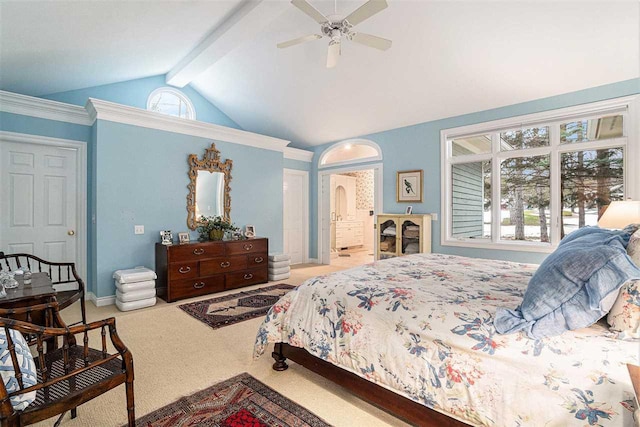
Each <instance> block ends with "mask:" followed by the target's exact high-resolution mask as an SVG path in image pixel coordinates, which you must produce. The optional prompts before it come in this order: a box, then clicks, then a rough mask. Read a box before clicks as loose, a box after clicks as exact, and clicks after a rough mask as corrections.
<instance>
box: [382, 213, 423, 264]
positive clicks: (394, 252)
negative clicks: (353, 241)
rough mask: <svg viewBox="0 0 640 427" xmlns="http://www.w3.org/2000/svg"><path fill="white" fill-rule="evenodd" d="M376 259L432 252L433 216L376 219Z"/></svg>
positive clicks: (384, 215) (387, 215) (386, 215)
mask: <svg viewBox="0 0 640 427" xmlns="http://www.w3.org/2000/svg"><path fill="white" fill-rule="evenodd" d="M376 231H377V239H378V245H377V250H376V259H385V258H391V257H396V256H404V255H411V254H417V253H428V252H431V215H426V214H425V215H401V214H381V215H378V216H377V217H376Z"/></svg>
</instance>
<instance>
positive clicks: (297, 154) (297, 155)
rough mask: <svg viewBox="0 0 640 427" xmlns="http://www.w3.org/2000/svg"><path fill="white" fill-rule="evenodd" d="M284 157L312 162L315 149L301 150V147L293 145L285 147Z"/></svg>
mask: <svg viewBox="0 0 640 427" xmlns="http://www.w3.org/2000/svg"><path fill="white" fill-rule="evenodd" d="M284 158H285V159H290V160H300V161H301V162H308V163H311V159H313V151H307V150H301V149H299V148H293V147H284Z"/></svg>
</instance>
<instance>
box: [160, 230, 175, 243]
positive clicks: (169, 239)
mask: <svg viewBox="0 0 640 427" xmlns="http://www.w3.org/2000/svg"><path fill="white" fill-rule="evenodd" d="M160 239H162V240H161V242H160V243H162V244H163V245H173V234H172V233H171V230H162V231H161V232H160Z"/></svg>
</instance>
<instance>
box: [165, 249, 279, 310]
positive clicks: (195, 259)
mask: <svg viewBox="0 0 640 427" xmlns="http://www.w3.org/2000/svg"><path fill="white" fill-rule="evenodd" d="M268 252H269V241H268V239H266V238H263V237H257V238H255V239H251V240H227V241H225V240H220V241H214V242H198V243H186V244H184V245H175V246H163V245H161V244H159V243H158V244H156V273H157V274H158V280H157V282H156V290H157V294H158V296H159V297H161V298H163V299H165V300H166V301H167V302H173V301H176V300H179V299H183V298H190V297H194V296H198V295H206V294H210V293H213V292H221V291H224V290H227V289H236V288H241V287H243V286H249V285H255V284H258V283H265V282H267V278H268V272H267V266H268V263H267V253H268Z"/></svg>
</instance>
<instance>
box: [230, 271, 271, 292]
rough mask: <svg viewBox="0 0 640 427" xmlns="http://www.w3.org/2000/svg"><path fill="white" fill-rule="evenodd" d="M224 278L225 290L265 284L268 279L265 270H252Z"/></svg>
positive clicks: (231, 274)
mask: <svg viewBox="0 0 640 427" xmlns="http://www.w3.org/2000/svg"><path fill="white" fill-rule="evenodd" d="M225 276H226V282H227V284H226V286H225V289H236V288H241V287H243V286H249V285H255V284H256V283H265V282H267V278H268V277H269V275H268V270H267V268H254V269H252V270H245V271H239V272H237V273H228V274H226V275H225Z"/></svg>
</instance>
